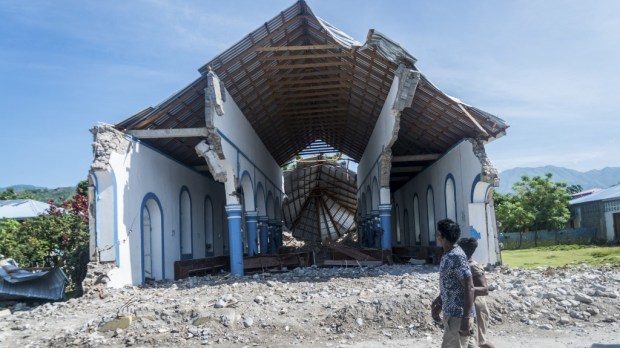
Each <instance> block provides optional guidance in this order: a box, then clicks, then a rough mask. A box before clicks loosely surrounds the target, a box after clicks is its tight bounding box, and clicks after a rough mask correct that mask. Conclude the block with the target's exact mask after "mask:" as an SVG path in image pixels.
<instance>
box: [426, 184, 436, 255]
mask: <svg viewBox="0 0 620 348" xmlns="http://www.w3.org/2000/svg"><path fill="white" fill-rule="evenodd" d="M426 219H427V224H428V241H429V243H435V197H434V194H433V188H432V187H431V186H429V187H428V190H426Z"/></svg>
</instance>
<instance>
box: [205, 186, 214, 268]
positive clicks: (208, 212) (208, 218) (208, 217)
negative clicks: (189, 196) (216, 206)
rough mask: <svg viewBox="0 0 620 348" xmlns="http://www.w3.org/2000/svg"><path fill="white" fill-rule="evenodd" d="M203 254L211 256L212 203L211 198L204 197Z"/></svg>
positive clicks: (212, 251)
mask: <svg viewBox="0 0 620 348" xmlns="http://www.w3.org/2000/svg"><path fill="white" fill-rule="evenodd" d="M204 214H205V255H206V256H213V254H214V248H213V230H214V228H213V223H214V221H213V203H211V198H209V197H206V198H205V213H204Z"/></svg>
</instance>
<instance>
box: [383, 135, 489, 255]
mask: <svg viewBox="0 0 620 348" xmlns="http://www.w3.org/2000/svg"><path fill="white" fill-rule="evenodd" d="M481 170H482V165H481V163H480V160H479V159H478V158H477V157H476V155H475V154H474V152H473V147H472V144H471V142H469V141H467V140H464V141H461V142H460V143H459V144H457V145H456V146H454V147H453V148H452V149H451V150H449V151H448V152H447V153H446V154H445V155H443V156H442V157H441V158H439V159H438V160H437V161H436V162H435V163H433V164H432V165H431V166H429V167H428V168H426V169H425V170H424V171H423V172H421V173H420V174H418V175H417V176H416V177H415V178H414V179H413V180H411V181H410V182H408V183H407V184H405V185H404V186H403V187H402V188H400V189H399V190H397V191H395V192H394V195H393V198H394V202H393V204H394V205H396V204H397V205H398V207H399V211H400V214H401V215H402V214H403V211H404V210H405V209H407V212H408V215H409V219H410V220H409V221H410V223H409V226H410V230H409V231H405V230H403V226H401V227H400V228H401V231H402V233H403V234H404V233H409V234H412V236H411V237H410V238H409V240H410V243H411V244H413V243H415V242H420V244H421V245H425V246H428V245H432V244H435V243H436V241H435V236H434V234H435V228H436V224H437V221H439V220H442V219H445V218H447V214H448V211H450V210H452V209H454V210H455V211H456V219H457V221H456V222H457V223H458V224H459V226H460V227H461V237H475V238H477V239H478V243H479V247H478V250H477V251H476V253H475V254H474V259H476V260H477V261H479V262H481V263H485V264H486V263H495V262H497V255H496V248H495V247H496V245H495V244H496V234H497V230H496V228H495V214H494V213H493V212H491V211H489V206H488V205H485V203H484V201H483V202H476V203H474V202H472V197H473V196H474V195H473V190H474V188H475V187H476V186H478V187H480V186H485V188H488V187H489V184H487V183H482V182H477V177H478V176H479V174H480V173H481ZM448 178H453V180H454V192H455V196H456V207H450V205H449V204H446V194H445V193H446V191H445V190H446V180H447V179H448ZM429 187H430V188H431V189H432V193H433V201H434V207H432V208H431V209H432V210H431V214H430V215H431V216H432V217H433V225H432V226H430V227H431V228H430V229H429V222H428V216H429V207H428V205H427V193H428V191H429ZM485 194H486V189H485ZM415 195H417V197H418V208H419V222H416V221H415V211H414V196H415ZM447 207H448V209H447ZM491 210H492V209H491ZM451 218H452V217H451ZM489 220H493V221H489ZM402 221H403V219H402V218H401V219H400V223H401V224H402ZM416 223H419V227H420V234H421V236H420V237H421V240H419V239H418V236H416V235H415V233H414V231H413V230H414V226H415V224H416ZM393 231H396V229H393ZM393 233H395V232H393ZM414 238H415V239H414ZM393 240H396V235H394V236H393Z"/></svg>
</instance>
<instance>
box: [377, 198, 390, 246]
mask: <svg viewBox="0 0 620 348" xmlns="http://www.w3.org/2000/svg"><path fill="white" fill-rule="evenodd" d="M379 217H380V218H381V228H382V229H383V236H382V237H381V248H382V249H383V250H392V205H391V204H380V205H379Z"/></svg>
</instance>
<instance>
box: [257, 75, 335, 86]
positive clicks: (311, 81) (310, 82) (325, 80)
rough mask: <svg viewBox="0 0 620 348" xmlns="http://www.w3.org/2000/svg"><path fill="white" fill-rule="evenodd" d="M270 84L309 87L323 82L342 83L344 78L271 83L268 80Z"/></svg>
mask: <svg viewBox="0 0 620 348" xmlns="http://www.w3.org/2000/svg"><path fill="white" fill-rule="evenodd" d="M269 80H270V82H272V83H273V85H274V86H284V85H309V84H313V83H325V82H342V81H345V78H344V77H329V78H318V79H316V78H315V79H303V80H301V79H300V80H277V81H273V80H272V79H269Z"/></svg>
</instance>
